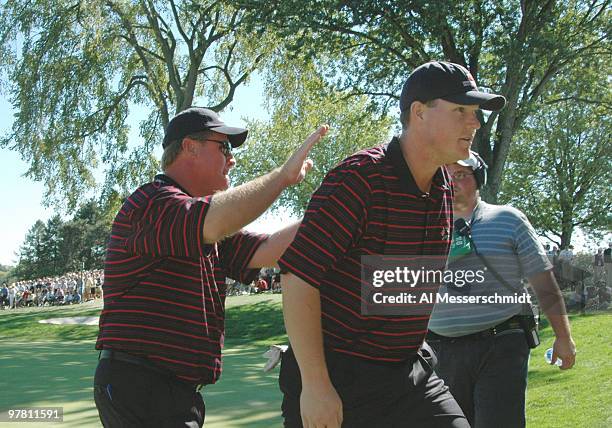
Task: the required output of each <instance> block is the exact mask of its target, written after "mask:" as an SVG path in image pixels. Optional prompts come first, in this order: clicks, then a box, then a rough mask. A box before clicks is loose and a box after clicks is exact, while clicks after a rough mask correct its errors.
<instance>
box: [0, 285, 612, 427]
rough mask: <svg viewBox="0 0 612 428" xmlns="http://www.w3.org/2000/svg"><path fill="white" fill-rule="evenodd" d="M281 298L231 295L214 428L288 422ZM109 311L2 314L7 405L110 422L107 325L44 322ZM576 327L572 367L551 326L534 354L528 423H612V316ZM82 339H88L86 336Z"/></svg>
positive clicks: (211, 407) (213, 392) (2, 388)
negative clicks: (101, 385)
mask: <svg viewBox="0 0 612 428" xmlns="http://www.w3.org/2000/svg"><path fill="white" fill-rule="evenodd" d="M280 299H281V298H280V296H279V295H267V294H266V295H257V296H240V297H231V298H229V299H228V301H227V338H228V339H227V342H226V347H225V348H226V349H225V357H224V366H225V370H224V373H223V376H222V379H221V381H220V382H219V383H218V384H216V385H211V386H208V387H206V388H205V389H204V391H203V393H204V397H205V401H206V406H207V418H206V426H207V427H208V428H232V427H237V428H242V427H256V428H259V427H261V428H263V427H280V426H281V418H280V403H281V394H280V392H279V390H278V385H277V377H278V371H277V370H275V371H272V372H271V373H268V374H264V373H263V372H262V368H263V364H264V362H265V359H264V358H262V356H261V354H262V353H263V352H264V351H265V350H266V349H267V346H268V345H269V344H272V343H286V336H285V334H284V326H283V320H282V312H281V307H280ZM99 310H100V307H99V305H98V307H94V306H88V305H79V306H71V307H67V308H62V307H59V308H44V309H42V310H35V309H24V310H17V311H0V374H1V375H0V411H3V410H6V409H7V408H9V407H13V406H26V405H27V406H45V405H46V406H63V407H64V412H65V415H64V422H63V424H62V425H61V426H65V427H89V426H100V424H99V422H98V418H97V413H96V410H95V407H94V403H93V397H92V389H91V385H92V382H93V372H94V370H95V366H96V359H97V353H96V352H95V351H94V349H93V340H94V339H95V336H96V334H97V327H88V326H75V325H67V326H54V325H47V324H38V323H37V321H38V320H39V319H43V318H55V317H65V316H85V315H95V314H96V313H97V312H98V311H99ZM572 329H573V332H574V337H575V339H576V342H577V346H578V356H577V365H576V367H575V368H574V369H573V370H570V371H564V372H562V371H560V370H558V369H557V368H556V367H552V366H548V365H546V363H545V362H544V358H543V355H544V351H545V350H546V349H547V348H548V347H550V346H552V341H553V335H552V331H551V329H550V327H546V328H544V329H543V330H542V331H541V337H542V345H541V346H539V347H538V348H536V349H535V350H533V352H532V356H531V360H530V367H529V388H528V397H527V425H528V427H534V428H535V427H537V428H540V427H551V428H553V427H554V428H558V427H589V428H590V427H609V426H612V312H610V311H608V312H600V313H596V314H588V315H586V316H573V317H572ZM82 338H86V339H87V340H76V339H82ZM501 387H503V385H502V386H501ZM5 425H6V426H7V427H11V426H15V427H19V426H22V425H19V424H2V426H5ZM28 426H29V427H36V426H41V427H42V426H52V425H49V424H34V423H29V424H28ZM58 426H59V425H58Z"/></svg>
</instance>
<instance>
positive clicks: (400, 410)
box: [279, 345, 469, 428]
mask: <svg viewBox="0 0 612 428" xmlns="http://www.w3.org/2000/svg"><path fill="white" fill-rule="evenodd" d="M325 359H326V363H327V368H328V370H329V375H330V377H331V380H332V383H333V385H334V387H335V388H336V391H337V392H338V395H339V396H340V399H341V400H342V408H343V411H344V414H343V423H342V426H343V427H345V428H361V427H363V428H378V427H380V428H399V427H418V428H429V427H431V428H437V427H445V428H469V424H468V422H467V420H466V419H465V416H464V415H463V412H462V411H461V408H460V407H459V405H458V404H457V402H456V401H455V399H454V398H453V397H452V395H451V394H450V392H449V391H448V388H447V387H446V386H445V385H444V382H443V381H442V380H441V379H439V378H438V377H437V376H436V374H435V373H434V372H433V369H432V366H433V365H435V357H434V355H433V351H431V348H429V347H428V346H427V345H425V347H424V349H423V350H422V351H421V353H420V354H419V356H418V357H417V358H416V359H415V360H414V361H410V362H406V363H400V364H395V363H390V364H385V363H374V362H369V361H367V360H364V359H361V358H355V357H351V356H348V355H344V354H340V353H332V352H328V353H326V356H325ZM279 385H280V389H281V391H282V392H283V395H284V397H283V404H282V411H283V418H284V424H285V427H288V428H302V418H301V415H300V393H301V391H302V384H301V378H300V371H299V367H298V364H297V361H296V359H295V356H294V354H293V352H292V350H291V348H289V350H287V352H285V353H284V354H283V357H282V362H281V370H280V377H279Z"/></svg>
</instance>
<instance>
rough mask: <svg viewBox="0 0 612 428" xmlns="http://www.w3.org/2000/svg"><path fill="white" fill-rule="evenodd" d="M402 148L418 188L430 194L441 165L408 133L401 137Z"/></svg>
mask: <svg viewBox="0 0 612 428" xmlns="http://www.w3.org/2000/svg"><path fill="white" fill-rule="evenodd" d="M400 148H401V150H402V155H403V157H404V161H405V162H406V164H407V165H408V168H409V169H410V173H411V174H412V177H413V178H414V181H415V183H416V185H417V187H418V188H419V190H420V191H421V192H423V193H429V190H430V188H431V183H432V181H433V177H434V175H435V174H436V171H437V170H438V168H440V166H441V165H439V164H438V163H437V161H436V160H435V159H433V158H432V157H431V156H430V154H429V152H428V151H427V150H423V148H422V147H420V146H419V142H418V140H416V139H414V138H412V137H410V136H408V135H407V134H406V133H402V135H401V136H400Z"/></svg>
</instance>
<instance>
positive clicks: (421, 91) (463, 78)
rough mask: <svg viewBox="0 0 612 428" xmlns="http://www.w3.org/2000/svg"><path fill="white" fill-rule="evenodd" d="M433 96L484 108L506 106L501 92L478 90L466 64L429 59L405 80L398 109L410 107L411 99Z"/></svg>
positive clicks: (433, 97)
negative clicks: (429, 60)
mask: <svg viewBox="0 0 612 428" xmlns="http://www.w3.org/2000/svg"><path fill="white" fill-rule="evenodd" d="M436 98H441V99H443V100H446V101H450V102H452V103H456V104H462V105H471V104H476V105H478V106H480V108H481V109H483V110H492V111H497V110H501V109H502V108H504V106H505V105H506V98H504V97H503V96H502V95H497V94H489V93H486V92H481V91H480V90H479V89H478V87H477V86H476V82H475V81H474V78H473V77H472V75H471V74H470V72H469V71H468V70H467V69H466V68H465V67H463V66H461V65H459V64H454V63H452V62H443V61H431V62H427V63H425V64H423V65H420V66H418V67H417V68H415V69H414V71H413V72H412V73H411V74H410V76H408V79H406V82H405V83H404V87H403V88H402V95H401V96H400V111H405V110H408V109H410V106H411V105H412V103H413V102H414V101H420V102H422V103H424V102H427V101H431V100H434V99H436Z"/></svg>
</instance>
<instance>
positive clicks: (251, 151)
mask: <svg viewBox="0 0 612 428" xmlns="http://www.w3.org/2000/svg"><path fill="white" fill-rule="evenodd" d="M274 58H275V59H274V61H272V62H271V63H270V64H269V67H268V69H267V70H266V71H267V79H266V93H267V97H268V99H269V107H270V108H271V109H272V117H271V119H270V121H269V122H268V123H264V122H260V121H250V122H249V123H248V127H249V130H250V131H249V132H250V137H249V139H248V140H247V142H246V143H245V146H244V148H242V150H241V151H240V152H239V153H238V154H237V159H238V162H237V167H236V168H235V171H234V172H233V173H232V177H233V178H232V179H233V180H237V181H238V182H244V181H245V180H249V179H252V178H255V177H257V176H259V175H261V174H263V173H264V172H266V171H269V170H270V169H273V168H275V167H278V166H280V163H281V162H282V161H283V160H284V159H286V158H287V157H288V156H289V155H290V154H291V152H292V151H293V150H294V149H295V148H296V147H297V146H298V145H299V144H301V143H302V141H303V140H304V138H305V137H306V136H307V135H309V134H310V133H311V132H313V131H314V130H315V129H316V128H317V127H318V126H319V125H321V124H324V123H328V124H329V125H330V127H331V129H330V131H329V132H328V134H327V135H326V136H325V138H324V140H323V141H322V142H321V143H319V144H317V145H316V146H315V147H314V148H313V150H312V152H311V153H310V158H311V159H313V161H314V168H313V170H312V171H311V172H310V173H309V174H308V175H307V176H306V178H305V180H304V182H302V183H301V184H300V185H299V186H293V187H290V188H289V189H287V190H286V191H285V192H283V194H282V195H281V197H280V198H279V200H278V201H276V203H275V205H274V206H273V208H277V207H279V206H283V207H285V208H287V209H289V210H291V211H292V212H293V213H294V214H296V215H302V214H303V212H304V209H305V208H306V205H307V204H308V201H309V200H310V196H311V195H312V193H313V192H314V191H315V190H316V189H317V188H318V187H319V185H320V183H321V181H322V180H323V177H324V175H325V174H326V173H327V171H329V170H330V169H331V168H332V167H334V165H336V164H337V163H338V162H339V161H341V160H342V159H343V158H344V157H346V156H348V155H350V154H352V153H354V152H356V151H358V150H359V149H362V148H364V147H372V146H375V145H378V144H381V143H384V142H386V141H388V139H389V136H390V131H391V124H392V121H391V120H390V119H388V118H386V117H383V118H376V117H374V116H373V115H372V114H371V113H369V112H368V108H367V107H368V101H367V99H365V97H347V96H346V94H345V93H342V92H339V91H335V90H333V88H330V86H329V85H328V84H326V83H325V82H324V81H323V79H322V77H321V76H320V75H319V74H318V73H317V70H316V68H315V65H314V62H315V59H314V58H303V57H298V58H294V59H293V60H292V61H288V59H287V55H286V52H285V51H284V50H282V49H280V50H279V52H277V54H276V55H275V57H274ZM316 60H319V61H321V60H323V59H321V58H318V59H316Z"/></svg>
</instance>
